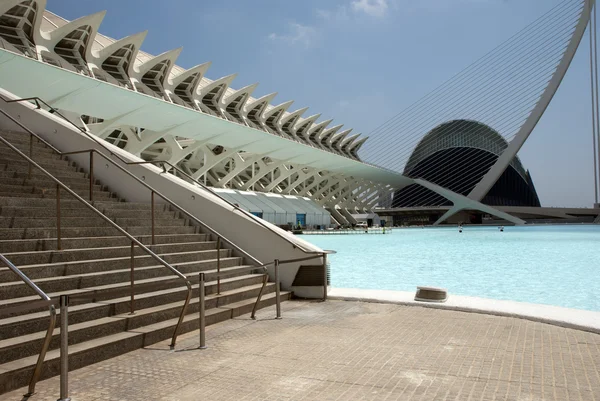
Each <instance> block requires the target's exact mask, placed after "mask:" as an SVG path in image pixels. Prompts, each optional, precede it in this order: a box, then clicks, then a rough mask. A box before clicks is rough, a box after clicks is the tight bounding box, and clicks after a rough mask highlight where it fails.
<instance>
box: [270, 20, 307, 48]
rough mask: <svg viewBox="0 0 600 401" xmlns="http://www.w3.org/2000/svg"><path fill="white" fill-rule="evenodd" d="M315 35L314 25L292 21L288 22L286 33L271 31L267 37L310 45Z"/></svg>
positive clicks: (292, 43) (284, 41) (288, 42)
mask: <svg viewBox="0 0 600 401" xmlns="http://www.w3.org/2000/svg"><path fill="white" fill-rule="evenodd" d="M316 37H317V31H316V29H315V28H314V27H312V26H309V25H302V24H298V23H297V22H292V23H290V24H289V33H288V34H281V35H280V34H277V33H271V34H270V35H269V39H270V40H272V41H274V42H282V43H287V44H290V45H302V46H304V47H310V46H312V45H313V44H314V41H315V40H316Z"/></svg>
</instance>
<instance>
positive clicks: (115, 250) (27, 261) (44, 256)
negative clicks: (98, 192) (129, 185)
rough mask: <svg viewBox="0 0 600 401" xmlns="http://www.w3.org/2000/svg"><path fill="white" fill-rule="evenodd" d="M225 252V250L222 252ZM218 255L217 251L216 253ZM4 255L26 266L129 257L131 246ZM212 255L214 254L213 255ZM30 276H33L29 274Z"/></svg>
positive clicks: (204, 245)
mask: <svg viewBox="0 0 600 401" xmlns="http://www.w3.org/2000/svg"><path fill="white" fill-rule="evenodd" d="M216 246H217V243H216V241H207V242H184V243H172V244H163V245H149V246H148V247H149V248H150V249H151V250H152V251H153V252H155V253H157V254H158V255H166V254H177V253H189V252H199V251H206V250H215V249H216ZM221 254H224V252H221ZM134 255H135V256H136V257H137V256H143V255H146V252H144V250H143V249H141V248H140V247H138V246H136V247H134ZM215 255H216V253H215ZM4 256H5V257H6V258H8V259H9V260H10V261H11V262H13V263H14V264H16V265H17V266H21V267H24V266H23V265H32V264H43V263H61V262H75V261H86V260H97V259H101V258H117V257H129V256H131V247H130V246H117V247H100V248H80V249H66V250H61V251H58V250H48V251H38V252H12V253H4ZM211 256H212V255H211ZM138 262H139V261H138ZM1 272H2V268H0V281H2V280H3V278H2V277H3V276H2V273H1ZM29 277H30V278H33V277H31V276H29Z"/></svg>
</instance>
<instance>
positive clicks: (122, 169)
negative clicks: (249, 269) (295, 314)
mask: <svg viewBox="0 0 600 401" xmlns="http://www.w3.org/2000/svg"><path fill="white" fill-rule="evenodd" d="M0 99H2V100H4V101H5V102H6V103H13V102H15V100H16V101H25V100H34V101H35V102H36V103H37V102H38V101H39V102H42V103H44V104H46V103H45V102H44V101H43V100H41V99H39V98H25V99H15V100H6V99H4V98H3V97H2V96H0ZM46 105H47V104H46ZM38 108H39V104H38ZM0 113H2V114H4V115H5V116H6V117H7V118H9V119H10V120H11V121H13V122H14V123H15V124H17V125H18V126H20V127H21V128H23V129H24V130H25V131H27V133H29V134H30V135H32V136H35V137H36V138H37V139H38V140H39V141H40V142H42V143H43V144H44V145H46V146H48V147H49V148H50V149H51V150H52V151H54V152H55V153H56V154H58V155H60V156H68V155H76V154H83V153H89V154H90V200H93V164H92V160H93V154H94V153H96V154H98V155H100V156H102V157H103V158H104V159H105V160H106V161H108V162H109V163H111V164H112V165H114V166H115V167H117V168H118V169H119V170H120V171H122V172H124V173H125V174H127V175H128V176H130V177H131V178H133V179H134V180H135V181H137V182H138V183H139V184H141V185H143V186H145V187H146V188H147V189H149V190H150V191H151V194H152V197H154V194H157V195H158V196H160V197H161V198H162V199H164V200H165V201H166V202H167V203H169V204H170V205H171V206H173V207H175V208H176V209H178V210H179V211H180V212H182V213H184V214H185V215H186V216H188V217H189V218H191V219H192V220H194V221H195V222H196V223H198V224H200V225H201V226H203V227H204V228H206V229H207V230H209V231H210V232H211V233H212V234H214V235H215V236H217V238H221V239H223V240H224V241H225V242H227V243H228V244H229V245H230V246H231V247H233V248H234V249H235V250H236V251H238V252H239V253H241V254H242V255H244V257H246V258H248V259H250V260H251V261H252V262H253V263H254V264H256V265H260V264H261V262H260V261H259V260H258V259H256V258H255V257H254V256H252V255H250V254H249V253H248V252H246V251H245V250H243V249H242V248H241V247H239V246H238V245H236V244H235V243H234V242H233V241H231V240H229V239H228V238H227V237H225V236H224V235H222V234H221V233H219V232H218V231H217V230H216V229H214V228H212V227H211V226H210V225H208V224H207V223H205V222H203V221H202V220H200V219H199V218H198V217H196V216H194V215H193V214H192V213H190V212H188V211H187V210H185V209H184V208H182V207H181V206H179V205H178V204H177V203H175V202H174V201H172V200H171V199H169V198H168V197H167V196H165V195H164V194H162V193H161V192H160V191H157V190H156V189H154V188H153V187H151V186H150V185H148V184H147V183H145V182H144V181H142V180H140V179H139V178H138V177H136V176H135V175H134V174H132V173H131V172H130V171H128V170H127V169H125V168H123V167H122V166H120V165H119V164H118V163H116V162H115V161H114V160H112V159H111V158H110V157H109V156H107V155H106V154H104V153H102V152H100V151H99V150H97V149H85V150H78V151H74V152H61V151H60V150H58V149H57V148H55V147H54V146H52V144H50V143H48V142H47V141H46V140H45V139H43V138H42V137H40V136H39V135H37V134H36V133H35V132H33V131H31V130H30V129H29V128H27V127H26V126H25V125H23V124H22V123H21V122H20V121H18V120H16V119H15V118H13V117H12V116H10V115H9V114H8V113H6V112H5V111H4V110H1V109H0ZM55 113H56V114H58V115H59V116H61V117H62V118H64V119H65V120H66V121H68V122H69V123H70V124H71V125H73V126H74V127H76V128H77V129H79V130H80V131H81V132H82V133H84V134H85V135H86V136H88V137H89V138H90V139H92V140H93V141H94V142H96V143H97V144H98V145H100V146H102V147H103V148H104V149H106V150H107V151H108V152H109V153H110V155H111V156H114V157H116V158H117V159H118V160H119V161H121V162H122V163H123V164H125V165H135V164H144V163H147V162H128V161H126V160H125V159H123V158H121V157H120V156H119V155H118V154H115V153H113V152H112V151H111V150H110V149H109V148H108V147H106V146H105V144H103V143H102V142H100V141H98V140H97V139H96V138H95V137H94V136H93V135H90V134H89V133H88V132H87V131H85V130H83V129H82V128H81V127H78V126H77V125H76V124H74V123H73V122H72V121H70V120H69V119H67V118H66V117H64V116H63V115H62V114H60V113H59V112H55ZM31 152H32V149H31V143H30V153H31ZM152 204H153V205H154V203H153V202H152ZM152 218H153V219H154V213H152ZM153 223H154V220H153ZM152 238H153V241H154V229H153V230H152Z"/></svg>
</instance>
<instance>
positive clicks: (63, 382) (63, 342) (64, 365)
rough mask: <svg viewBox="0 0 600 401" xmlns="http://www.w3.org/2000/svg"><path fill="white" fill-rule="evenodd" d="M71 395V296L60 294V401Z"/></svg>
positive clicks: (67, 400) (67, 398)
mask: <svg viewBox="0 0 600 401" xmlns="http://www.w3.org/2000/svg"><path fill="white" fill-rule="evenodd" d="M70 400H71V398H70V397H69V296H68V295H61V296H60V398H59V399H58V401H70Z"/></svg>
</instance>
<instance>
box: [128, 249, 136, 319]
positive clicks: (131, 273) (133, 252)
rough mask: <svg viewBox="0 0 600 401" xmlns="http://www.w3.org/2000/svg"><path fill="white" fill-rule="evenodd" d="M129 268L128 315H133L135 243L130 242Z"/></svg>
mask: <svg viewBox="0 0 600 401" xmlns="http://www.w3.org/2000/svg"><path fill="white" fill-rule="evenodd" d="M129 267H130V271H129V280H130V284H129V290H130V291H131V295H130V296H131V302H130V305H129V314H130V315H133V314H134V313H135V291H134V288H133V282H134V279H135V278H134V269H135V243H134V242H133V241H131V260H130V262H129Z"/></svg>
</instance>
